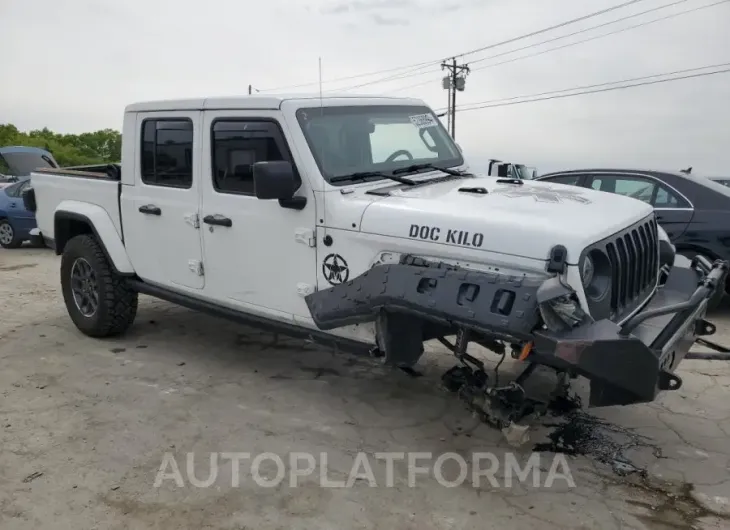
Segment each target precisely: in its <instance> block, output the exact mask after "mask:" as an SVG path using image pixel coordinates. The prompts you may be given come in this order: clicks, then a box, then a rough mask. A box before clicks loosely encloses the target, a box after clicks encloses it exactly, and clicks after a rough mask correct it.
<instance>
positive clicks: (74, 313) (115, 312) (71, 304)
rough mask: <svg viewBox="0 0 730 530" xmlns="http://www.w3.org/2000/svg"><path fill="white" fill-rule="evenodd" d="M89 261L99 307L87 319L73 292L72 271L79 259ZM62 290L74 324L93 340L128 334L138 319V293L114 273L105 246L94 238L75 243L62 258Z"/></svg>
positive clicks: (65, 251)
mask: <svg viewBox="0 0 730 530" xmlns="http://www.w3.org/2000/svg"><path fill="white" fill-rule="evenodd" d="M79 258H81V259H83V260H86V262H87V263H88V264H89V265H90V266H91V269H92V271H93V272H94V275H95V277H96V289H97V292H98V305H97V308H96V311H95V312H94V313H93V314H92V315H90V316H85V315H84V314H83V313H82V312H81V310H80V309H79V308H78V306H77V305H76V302H75V301H74V296H73V292H72V288H71V271H72V269H73V265H74V263H75V262H76V260H77V259H79ZM61 288H62V291H63V299H64V302H65V303H66V309H67V311H68V314H69V316H70V317H71V320H73V322H74V324H76V327H77V328H79V330H81V332H83V333H84V334H86V335H88V336H90V337H97V338H101V337H111V336H114V335H119V334H121V333H124V332H125V331H126V330H127V329H128V328H129V326H131V325H132V322H134V318H135V316H136V315H137V299H138V295H137V292H136V291H134V290H132V289H130V288H129V286H128V285H127V282H126V279H125V278H124V276H121V275H120V274H118V273H117V272H115V271H114V269H113V268H112V266H111V264H110V263H109V260H108V259H107V257H106V255H105V254H104V251H103V250H102V247H101V245H100V244H99V242H98V241H97V240H96V238H94V237H93V236H91V235H80V236H76V237H74V238H73V239H71V240H70V241H69V242H68V243H66V246H65V248H64V250H63V256H62V257H61Z"/></svg>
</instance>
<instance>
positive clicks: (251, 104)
mask: <svg viewBox="0 0 730 530" xmlns="http://www.w3.org/2000/svg"><path fill="white" fill-rule="evenodd" d="M287 100H312V104H319V102H320V95H319V94H286V95H263V94H253V95H250V96H230V97H210V98H191V99H169V100H158V101H143V102H139V103H132V104H131V105H127V107H126V108H125V109H124V111H125V112H145V111H158V110H161V111H171V110H231V109H266V110H277V109H279V108H280V107H281V104H282V103H283V102H284V101H287ZM321 101H322V104H323V105H324V106H328V105H333V104H337V105H342V104H343V103H345V102H346V103H348V104H352V105H357V104H370V105H373V104H378V103H380V104H383V105H393V104H402V105H425V103H424V102H423V101H422V100H420V99H412V98H402V97H387V96H376V95H362V94H360V95H354V94H336V95H332V94H330V95H327V96H322V97H321Z"/></svg>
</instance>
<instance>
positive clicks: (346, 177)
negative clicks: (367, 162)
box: [330, 171, 416, 186]
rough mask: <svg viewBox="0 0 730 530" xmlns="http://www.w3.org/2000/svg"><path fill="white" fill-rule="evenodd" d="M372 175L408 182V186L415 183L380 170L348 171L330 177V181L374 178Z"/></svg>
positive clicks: (403, 182)
mask: <svg viewBox="0 0 730 530" xmlns="http://www.w3.org/2000/svg"><path fill="white" fill-rule="evenodd" d="M374 177H379V178H384V179H389V180H394V181H396V182H400V183H401V184H408V185H409V186H414V185H415V184H416V182H415V181H413V180H411V179H407V178H405V177H396V176H395V175H391V174H388V173H381V172H380V171H361V172H359V173H350V174H349V175H338V176H336V177H332V178H331V179H330V182H346V181H348V180H365V179H368V178H374Z"/></svg>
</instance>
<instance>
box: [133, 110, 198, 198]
mask: <svg viewBox="0 0 730 530" xmlns="http://www.w3.org/2000/svg"><path fill="white" fill-rule="evenodd" d="M141 139H142V146H141V148H142V151H141V153H142V154H141V157H140V158H141V161H140V163H141V176H142V182H144V183H145V184H147V185H150V186H163V187H171V188H186V189H188V188H191V187H192V185H193V121H192V120H191V119H190V118H147V119H145V120H144V121H143V122H142V135H141Z"/></svg>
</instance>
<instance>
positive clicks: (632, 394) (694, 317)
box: [530, 257, 728, 407]
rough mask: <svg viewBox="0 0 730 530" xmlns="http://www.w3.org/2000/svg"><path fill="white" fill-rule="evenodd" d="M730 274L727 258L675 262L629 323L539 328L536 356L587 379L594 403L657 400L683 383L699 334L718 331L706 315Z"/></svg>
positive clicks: (539, 361)
mask: <svg viewBox="0 0 730 530" xmlns="http://www.w3.org/2000/svg"><path fill="white" fill-rule="evenodd" d="M727 273H728V262H726V261H716V262H715V263H710V262H709V261H707V260H706V259H704V258H702V257H698V258H695V259H694V260H693V261H692V263H691V266H690V267H689V268H685V267H673V268H672V270H671V272H670V274H669V277H668V278H667V281H666V283H665V284H664V286H663V287H661V288H660V289H659V290H658V291H657V293H656V294H655V295H654V296H653V297H652V299H651V300H650V301H649V302H648V304H647V305H646V306H645V307H644V308H643V309H642V310H641V311H640V312H638V313H636V314H635V315H633V316H632V317H631V318H629V319H627V320H626V321H624V322H622V323H619V324H617V323H614V322H612V321H610V320H599V321H596V322H593V323H590V324H586V325H583V326H580V327H578V328H574V329H571V330H570V331H567V332H557V333H556V332H551V331H546V330H541V331H537V332H535V339H534V353H533V354H531V355H530V361H533V362H537V363H538V364H545V365H549V366H553V367H555V368H557V369H560V370H566V371H571V372H574V373H578V374H580V375H583V376H585V377H586V378H588V379H589V380H590V382H591V393H590V406H595V407H598V406H608V405H628V404H632V403H644V402H649V401H653V400H654V399H655V398H656V396H657V394H658V393H659V391H662V390H676V389H678V388H680V387H681V385H682V380H681V379H680V378H679V376H677V375H676V374H674V373H673V372H674V370H675V369H676V368H677V366H678V365H679V363H680V362H681V361H682V359H684V357H685V356H686V355H687V353H688V352H689V349H690V348H691V347H692V344H694V342H695V339H696V338H697V337H699V336H702V335H711V334H712V333H714V332H715V327H714V326H713V325H712V324H710V323H709V322H707V321H705V320H704V316H705V313H706V311H707V303H708V300H709V299H710V298H711V297H712V295H713V294H714V293H715V290H716V289H718V288H720V289H722V288H723V286H724V280H725V277H726V276H727Z"/></svg>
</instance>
